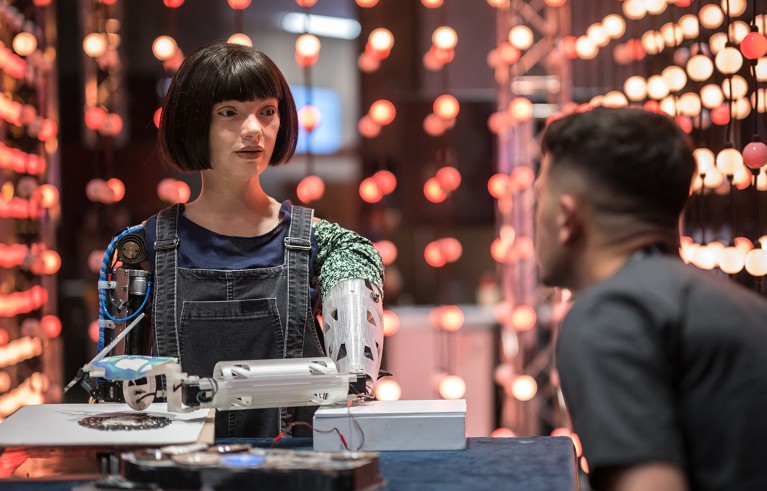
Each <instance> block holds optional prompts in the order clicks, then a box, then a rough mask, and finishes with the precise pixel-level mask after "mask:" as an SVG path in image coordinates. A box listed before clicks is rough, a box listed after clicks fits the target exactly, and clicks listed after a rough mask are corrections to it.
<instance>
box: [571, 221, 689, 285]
mask: <svg viewBox="0 0 767 491" xmlns="http://www.w3.org/2000/svg"><path fill="white" fill-rule="evenodd" d="M675 242H676V239H675V238H674V237H673V236H669V235H668V234H664V233H660V232H658V233H651V234H650V233H646V234H641V235H637V236H635V237H629V238H621V239H620V240H609V239H607V238H605V239H604V240H600V241H596V242H595V243H594V244H593V245H592V246H590V247H587V248H585V249H584V251H583V253H582V254H581V257H580V258H578V259H577V260H578V261H579V263H580V265H581V267H579V268H578V274H577V275H575V278H574V279H575V281H574V284H573V286H572V287H571V290H572V291H573V292H574V293H577V292H578V291H580V290H583V289H585V288H587V287H589V286H591V285H594V284H596V283H599V282H601V281H604V280H606V279H608V278H610V277H611V276H613V275H614V274H615V273H617V272H618V270H620V269H621V268H622V267H623V266H624V265H625V264H626V262H627V261H628V260H629V258H630V257H631V256H632V255H633V254H634V253H636V252H637V251H639V250H642V249H645V248H648V247H651V246H653V245H658V244H660V245H662V246H663V247H664V248H667V249H673V248H675V247H676V246H675V245H674V244H675Z"/></svg>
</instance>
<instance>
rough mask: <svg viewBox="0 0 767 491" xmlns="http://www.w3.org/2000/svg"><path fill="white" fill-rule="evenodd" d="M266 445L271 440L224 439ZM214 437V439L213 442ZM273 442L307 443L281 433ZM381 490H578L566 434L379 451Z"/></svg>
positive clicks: (50, 488)
mask: <svg viewBox="0 0 767 491" xmlns="http://www.w3.org/2000/svg"><path fill="white" fill-rule="evenodd" d="M232 442H247V443H251V444H253V445H254V446H269V445H270V444H271V440H231V439H230V440H223V441H221V443H232ZM217 443H218V442H217ZM276 448H286V449H295V450H308V449H311V439H308V438H285V439H283V440H281V441H280V442H279V443H278V444H277V445H276ZM379 454H380V457H379V464H380V471H381V475H382V476H383V478H384V480H385V481H386V486H385V487H384V488H383V489H386V490H397V491H399V490H419V491H420V490H431V489H434V490H441V491H442V490H445V491H450V490H467V489H471V490H525V491H549V490H551V491H565V490H577V489H578V481H577V473H576V463H575V452H574V449H573V445H572V441H571V440H570V439H569V438H567V437H548V436H539V437H528V438H469V439H468V440H467V448H466V450H450V451H407V452H405V451H402V452H380V453H379ZM85 482H86V481H67V480H58V481H41V480H30V481H19V480H14V481H10V480H3V479H0V491H6V490H7V491H11V490H13V491H69V490H71V489H72V487H73V486H77V485H80V484H84V483H85Z"/></svg>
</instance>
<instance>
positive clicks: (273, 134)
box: [208, 97, 280, 178]
mask: <svg viewBox="0 0 767 491" xmlns="http://www.w3.org/2000/svg"><path fill="white" fill-rule="evenodd" d="M278 104H279V101H278V100H277V99H276V98H274V97H270V98H266V99H256V100H253V101H236V100H228V101H221V102H218V103H216V104H214V105H213V110H212V113H211V117H210V131H209V135H208V138H209V140H208V143H209V145H208V146H209V148H210V165H211V168H212V169H213V170H214V171H218V170H222V171H224V172H225V173H226V175H231V176H234V177H237V176H242V177H243V178H246V177H252V176H254V175H258V174H260V173H261V172H262V171H263V170H264V169H265V168H266V167H267V166H268V165H269V161H270V160H271V158H272V153H273V152H274V145H275V142H276V140H277V133H278V131H279V129H280V113H279V112H278V110H277V107H278Z"/></svg>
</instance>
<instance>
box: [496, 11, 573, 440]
mask: <svg viewBox="0 0 767 491" xmlns="http://www.w3.org/2000/svg"><path fill="white" fill-rule="evenodd" d="M547 3H548V2H547ZM563 4H564V2H563ZM516 436H517V435H516V433H514V432H513V431H512V430H510V429H508V428H496V429H494V430H493V432H492V433H490V437H491V438H514V437H516Z"/></svg>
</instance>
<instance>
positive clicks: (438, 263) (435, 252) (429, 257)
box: [423, 242, 447, 268]
mask: <svg viewBox="0 0 767 491" xmlns="http://www.w3.org/2000/svg"><path fill="white" fill-rule="evenodd" d="M423 258H424V259H425V260H426V264H428V265H429V266H431V267H432V268H441V267H442V266H444V265H445V264H446V263H447V259H445V255H444V253H443V252H442V248H441V247H440V246H439V243H437V242H429V243H428V244H427V245H426V247H425V248H424V250H423Z"/></svg>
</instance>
